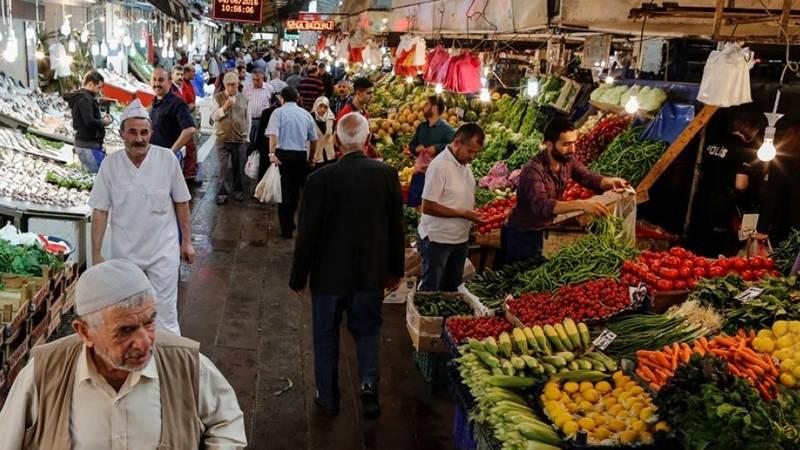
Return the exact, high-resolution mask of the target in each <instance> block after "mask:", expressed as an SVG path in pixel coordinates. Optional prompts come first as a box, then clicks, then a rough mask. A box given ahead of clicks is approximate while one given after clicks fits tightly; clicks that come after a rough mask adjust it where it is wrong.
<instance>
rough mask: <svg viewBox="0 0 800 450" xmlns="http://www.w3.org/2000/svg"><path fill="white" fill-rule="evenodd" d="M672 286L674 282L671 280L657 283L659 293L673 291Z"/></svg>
mask: <svg viewBox="0 0 800 450" xmlns="http://www.w3.org/2000/svg"><path fill="white" fill-rule="evenodd" d="M672 286H673V285H672V281H669V280H658V281H657V282H656V289H657V290H659V291H671V290H672Z"/></svg>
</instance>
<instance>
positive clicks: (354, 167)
mask: <svg viewBox="0 0 800 450" xmlns="http://www.w3.org/2000/svg"><path fill="white" fill-rule="evenodd" d="M336 135H337V137H338V138H339V142H340V143H341V144H342V148H343V150H344V152H345V154H344V156H342V157H341V158H340V159H339V161H338V162H336V163H334V164H331V165H329V166H326V167H323V168H321V169H319V170H317V171H316V172H314V173H313V174H311V175H310V176H309V177H308V179H307V181H306V185H305V191H304V193H303V201H302V205H301V208H300V223H299V227H298V234H297V240H296V242H295V252H294V263H293V265H292V275H291V280H290V281H289V286H290V288H291V290H292V291H293V292H294V293H295V294H297V295H301V294H302V292H303V290H304V289H305V287H306V280H307V279H308V278H309V276H310V286H311V305H312V312H313V327H314V373H315V378H316V384H317V399H316V402H317V404H318V405H319V406H320V407H322V409H323V410H324V411H325V412H326V413H328V414H332V415H335V414H337V413H338V411H339V381H338V373H339V324H340V322H341V319H342V313H344V312H346V313H347V328H348V330H349V331H350V334H352V335H353V337H354V338H355V341H356V348H357V355H358V372H359V378H360V381H361V394H360V397H361V402H362V413H363V415H364V417H365V418H368V419H374V418H377V417H378V416H379V415H380V404H379V403H378V388H377V385H378V349H379V347H380V327H381V321H382V318H381V307H382V304H383V290H384V288H390V289H394V288H396V287H397V285H398V283H399V281H400V278H401V277H402V276H403V262H404V248H403V247H404V239H403V207H402V203H403V200H402V196H401V193H400V181H399V179H398V177H397V171H395V170H394V169H392V168H391V167H390V166H388V165H386V164H384V163H382V162H379V161H376V160H373V159H369V158H367V157H366V156H365V155H364V143H365V142H367V137H368V136H369V124H368V123H367V120H366V119H365V118H364V116H362V115H361V114H359V113H351V114H347V115H346V116H344V117H343V118H342V119H341V120H340V121H339V124H338V126H337V129H336Z"/></svg>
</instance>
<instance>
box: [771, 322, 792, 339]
mask: <svg viewBox="0 0 800 450" xmlns="http://www.w3.org/2000/svg"><path fill="white" fill-rule="evenodd" d="M772 332H773V333H775V336H777V337H781V336H783V335H784V334H786V333H788V332H789V323H788V322H786V321H785V320H776V321H775V323H773V324H772Z"/></svg>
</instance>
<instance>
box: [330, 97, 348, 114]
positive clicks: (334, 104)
mask: <svg viewBox="0 0 800 450" xmlns="http://www.w3.org/2000/svg"><path fill="white" fill-rule="evenodd" d="M350 100H351V98H350V96H349V95H348V96H347V97H340V96H338V95H334V96H333V97H331V112H333V115H334V116H336V117H339V112H340V111H341V110H342V108H344V105H346V104H348V103H350Z"/></svg>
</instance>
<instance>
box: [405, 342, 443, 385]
mask: <svg viewBox="0 0 800 450" xmlns="http://www.w3.org/2000/svg"><path fill="white" fill-rule="evenodd" d="M412 354H413V357H414V364H415V365H416V366H417V368H419V371H420V372H421V373H422V377H423V378H425V381H427V382H428V383H429V384H430V385H431V386H433V387H434V388H436V387H442V386H445V385H447V379H448V376H447V361H448V360H449V359H450V358H449V355H448V354H447V353H429V352H418V351H416V350H413V352H412Z"/></svg>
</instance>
